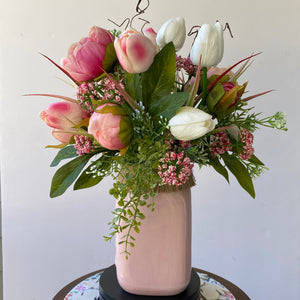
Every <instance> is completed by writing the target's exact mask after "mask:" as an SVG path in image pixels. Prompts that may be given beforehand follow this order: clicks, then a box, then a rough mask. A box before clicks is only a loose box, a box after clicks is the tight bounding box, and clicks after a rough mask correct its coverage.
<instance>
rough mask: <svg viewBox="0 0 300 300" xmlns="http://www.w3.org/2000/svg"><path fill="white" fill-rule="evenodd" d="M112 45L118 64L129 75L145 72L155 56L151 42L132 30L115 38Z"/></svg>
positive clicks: (154, 48) (154, 49)
mask: <svg viewBox="0 0 300 300" xmlns="http://www.w3.org/2000/svg"><path fill="white" fill-rule="evenodd" d="M114 45H115V50H116V53H117V57H118V59H119V62H120V64H121V65H122V67H123V68H124V69H125V70H126V71H127V72H129V73H141V72H145V71H147V70H148V69H149V67H150V66H151V64H152V62H153V59H154V56H155V54H156V47H155V45H154V44H153V43H152V41H151V40H150V39H149V38H147V37H146V36H145V35H143V34H142V33H139V32H137V31H135V30H133V29H129V30H127V31H125V32H124V33H123V34H122V35H121V36H120V37H119V38H116V39H115V42H114Z"/></svg>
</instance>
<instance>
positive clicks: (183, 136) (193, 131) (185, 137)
mask: <svg viewBox="0 0 300 300" xmlns="http://www.w3.org/2000/svg"><path fill="white" fill-rule="evenodd" d="M169 127H170V131H171V133H172V135H173V136H174V137H175V138H177V139H178V140H181V141H189V140H195V139H198V138H200V137H201V136H203V135H205V134H206V133H208V132H210V131H211V130H213V129H214V128H215V123H214V121H213V120H212V116H211V115H209V114H208V113H206V112H204V111H202V110H200V109H198V108H194V107H190V106H182V107H180V108H179V109H178V111H177V112H176V115H175V116H174V117H173V118H171V119H170V121H169Z"/></svg>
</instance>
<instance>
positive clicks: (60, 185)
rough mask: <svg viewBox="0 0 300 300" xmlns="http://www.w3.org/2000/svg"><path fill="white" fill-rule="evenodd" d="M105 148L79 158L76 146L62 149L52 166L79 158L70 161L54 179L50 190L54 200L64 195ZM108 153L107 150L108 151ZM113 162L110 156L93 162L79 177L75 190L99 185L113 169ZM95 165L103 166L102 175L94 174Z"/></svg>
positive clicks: (59, 170) (58, 171)
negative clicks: (94, 157) (95, 156)
mask: <svg viewBox="0 0 300 300" xmlns="http://www.w3.org/2000/svg"><path fill="white" fill-rule="evenodd" d="M104 150H106V149H104V148H99V149H97V150H95V151H94V152H92V153H90V154H85V155H82V156H78V154H77V153H76V149H75V148H74V146H68V147H65V148H63V149H61V150H60V151H59V152H58V154H57V155H56V157H55V158H54V160H53V161H52V163H51V166H52V167H54V166H57V165H58V164H59V163H60V162H61V161H62V160H63V159H68V158H73V157H74V156H78V157H76V158H75V159H73V160H71V161H69V162H68V163H66V164H65V165H63V166H62V167H60V168H59V169H58V170H57V171H56V173H55V174H54V176H53V178H52V183H51V189H50V197H51V198H54V197H57V196H60V195H62V194H63V193H64V192H65V191H66V190H67V189H68V188H69V187H70V186H71V184H73V182H74V181H75V180H76V179H77V178H78V176H79V175H80V173H81V172H82V170H83V169H84V167H85V165H86V164H87V163H88V162H89V160H90V159H91V158H92V157H93V156H94V155H96V154H98V153H101V152H103V151H104ZM106 151H107V150H106ZM114 153H115V152H114V151H111V152H110V154H111V155H114ZM111 163H112V160H111V159H110V157H108V156H106V155H105V156H104V155H102V156H101V157H100V158H99V159H98V160H96V161H94V162H92V163H91V164H90V165H89V166H88V167H87V168H86V169H85V170H84V171H83V172H82V174H81V175H80V176H79V178H78V179H77V181H76V182H75V184H74V190H79V189H83V188H88V187H92V186H94V185H96V184H98V183H99V182H100V181H101V180H102V179H103V178H104V177H105V176H106V175H105V174H106V172H107V171H109V170H110V168H111ZM95 164H98V165H97V167H99V166H100V165H101V167H100V168H99V169H100V170H101V172H102V173H101V174H97V176H94V175H95V174H94V173H92V168H93V166H94V165H95Z"/></svg>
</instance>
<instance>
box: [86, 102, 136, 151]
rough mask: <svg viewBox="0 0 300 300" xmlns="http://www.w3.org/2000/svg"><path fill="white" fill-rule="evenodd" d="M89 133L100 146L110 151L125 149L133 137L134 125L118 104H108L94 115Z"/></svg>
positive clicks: (100, 107)
mask: <svg viewBox="0 0 300 300" xmlns="http://www.w3.org/2000/svg"><path fill="white" fill-rule="evenodd" d="M88 132H89V133H90V134H92V135H93V136H94V137H95V139H96V140H97V141H98V142H99V144H100V145H101V146H102V147H104V148H107V149H110V150H120V149H122V148H125V147H126V146H127V145H128V144H129V142H130V139H131V137H132V125H131V122H130V119H129V117H128V115H127V114H126V113H125V111H124V110H123V108H122V107H121V106H119V105H118V104H112V103H106V104H103V105H101V106H99V107H98V108H97V109H96V111H95V112H94V113H93V114H92V116H91V118H90V122H89V127H88Z"/></svg>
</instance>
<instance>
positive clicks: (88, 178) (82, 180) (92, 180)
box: [74, 157, 111, 190]
mask: <svg viewBox="0 0 300 300" xmlns="http://www.w3.org/2000/svg"><path fill="white" fill-rule="evenodd" d="M101 160H102V161H103V162H102V164H101V171H102V172H101V173H102V174H100V175H96V174H94V173H92V168H93V166H94V165H95V163H96V162H97V161H101ZM97 161H96V162H94V163H93V164H91V165H90V166H88V167H87V168H86V169H85V170H84V171H83V172H82V173H81V175H80V176H79V178H78V179H77V181H76V182H75V184H74V190H80V189H86V188H89V187H92V186H94V185H96V184H98V183H99V182H101V181H102V180H103V178H104V177H105V176H106V173H105V171H108V170H109V169H110V166H111V161H110V160H107V157H104V158H103V157H101V158H100V159H98V160H97ZM103 171H104V172H103Z"/></svg>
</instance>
